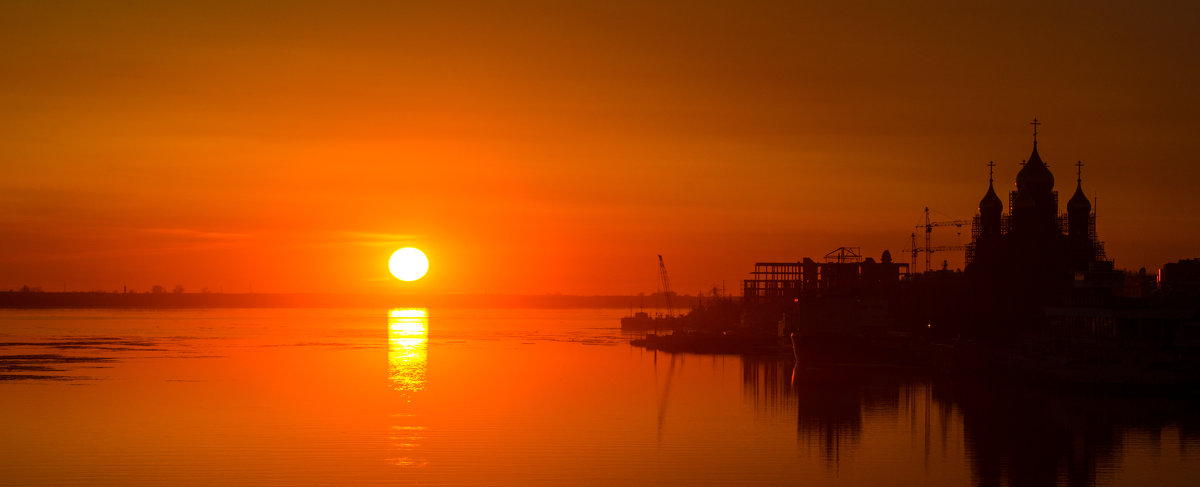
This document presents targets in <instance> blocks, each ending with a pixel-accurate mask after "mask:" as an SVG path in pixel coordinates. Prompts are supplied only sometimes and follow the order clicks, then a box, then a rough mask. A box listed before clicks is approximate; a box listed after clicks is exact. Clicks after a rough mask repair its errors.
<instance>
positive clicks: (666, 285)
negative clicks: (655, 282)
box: [658, 254, 675, 316]
mask: <svg viewBox="0 0 1200 487" xmlns="http://www.w3.org/2000/svg"><path fill="white" fill-rule="evenodd" d="M658 275H659V277H660V278H662V288H663V289H662V291H663V298H666V300H667V316H674V315H675V307H674V306H672V305H671V278H670V277H667V265H666V264H664V263H663V258H662V254H658Z"/></svg>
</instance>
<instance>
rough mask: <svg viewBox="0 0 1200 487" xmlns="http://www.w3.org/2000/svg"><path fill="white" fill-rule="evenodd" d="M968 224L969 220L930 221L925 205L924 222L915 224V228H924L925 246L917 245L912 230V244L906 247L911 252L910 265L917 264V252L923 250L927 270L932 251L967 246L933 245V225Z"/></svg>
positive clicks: (929, 266)
mask: <svg viewBox="0 0 1200 487" xmlns="http://www.w3.org/2000/svg"><path fill="white" fill-rule="evenodd" d="M970 224H971V222H970V221H969V220H945V221H936V222H935V221H932V220H931V219H930V218H929V207H928V206H926V207H925V224H924V225H917V226H916V228H917V229H921V228H924V229H925V246H924V247H917V234H916V232H913V234H912V246H911V247H909V249H908V250H909V251H910V252H912V266H913V267H914V268H915V267H916V266H917V254H919V253H921V252H924V253H925V272H929V269H930V268H931V267H932V264H931V262H930V261H931V260H932V257H933V253H934V252H944V251H949V250H963V249H966V248H967V247H966V246H965V245H939V246H936V247H935V246H933V227H958V228H962V227H963V226H964V225H970Z"/></svg>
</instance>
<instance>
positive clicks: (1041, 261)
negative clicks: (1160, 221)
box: [967, 119, 1113, 301]
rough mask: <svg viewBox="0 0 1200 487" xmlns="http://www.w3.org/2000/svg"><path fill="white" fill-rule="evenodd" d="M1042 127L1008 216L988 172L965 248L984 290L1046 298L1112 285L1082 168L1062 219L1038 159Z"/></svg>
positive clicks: (1049, 176)
mask: <svg viewBox="0 0 1200 487" xmlns="http://www.w3.org/2000/svg"><path fill="white" fill-rule="evenodd" d="M1038 124H1039V123H1038V121H1037V119H1034V121H1033V125H1034V133H1033V137H1034V139H1033V153H1032V154H1031V155H1030V156H1029V160H1028V161H1025V162H1024V165H1023V166H1022V168H1021V170H1020V171H1019V172H1018V173H1017V177H1016V190H1015V191H1012V192H1011V193H1009V198H1008V212H1007V214H1006V213H1005V212H1004V204H1003V202H1001V200H1000V197H999V196H997V195H996V191H995V189H994V188H993V186H992V183H993V181H992V177H991V175H990V170H989V177H988V190H987V193H986V194H985V195H984V197H983V199H982V200H981V201H980V202H979V214H978V215H977V216H976V217H975V220H974V225H973V228H972V239H971V240H972V241H971V244H970V245H969V246H968V248H967V274H968V276H971V277H973V278H974V281H975V282H976V283H978V284H979V285H980V286H982V287H986V288H992V289H999V290H1005V291H1008V293H1005V294H1009V293H1013V292H1015V293H1017V294H1025V295H1028V296H1038V297H1040V298H1042V299H1056V298H1062V297H1065V296H1067V295H1068V294H1069V293H1071V292H1072V289H1082V288H1087V287H1089V286H1093V287H1097V288H1105V287H1109V283H1107V282H1106V281H1108V280H1109V279H1108V278H1109V277H1111V275H1112V273H1113V263H1112V261H1109V260H1107V259H1106V258H1105V255H1104V246H1103V244H1101V242H1100V241H1099V239H1098V238H1097V237H1096V212H1095V207H1094V205H1093V203H1092V201H1090V200H1089V199H1088V197H1087V196H1086V195H1085V194H1084V192H1083V178H1082V166H1083V164H1082V163H1076V167H1077V172H1076V179H1075V192H1074V194H1073V195H1072V196H1071V199H1070V200H1068V201H1067V205H1066V210H1067V212H1066V214H1065V215H1064V214H1060V213H1059V206H1058V192H1057V191H1055V190H1054V175H1053V174H1051V173H1050V168H1049V167H1047V165H1046V163H1045V162H1043V161H1042V157H1041V155H1039V154H1038V147H1037V125H1038ZM988 165H989V166H990V167H994V166H995V164H994V163H989V164H988ZM1040 300H1041V299H1039V301H1040Z"/></svg>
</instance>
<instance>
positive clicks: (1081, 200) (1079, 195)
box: [1067, 183, 1092, 213]
mask: <svg viewBox="0 0 1200 487" xmlns="http://www.w3.org/2000/svg"><path fill="white" fill-rule="evenodd" d="M1077 211H1082V212H1086V213H1091V211H1092V202H1090V201H1088V199H1087V196H1084V194H1083V183H1079V184H1076V185H1075V195H1073V196H1071V201H1068V202H1067V213H1075V212H1077Z"/></svg>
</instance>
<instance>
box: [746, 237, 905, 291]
mask: <svg viewBox="0 0 1200 487" xmlns="http://www.w3.org/2000/svg"><path fill="white" fill-rule="evenodd" d="M751 275H752V276H753V278H752V279H746V280H745V281H744V282H743V288H742V291H743V293H742V300H743V302H744V303H746V304H748V305H761V304H781V303H791V302H794V301H795V300H797V299H798V298H801V297H817V296H824V297H836V296H855V297H859V296H878V295H880V294H883V293H887V292H889V291H892V290H894V289H895V288H896V287H897V286H899V284H900V279H901V278H902V277H906V276H908V264H906V263H902V262H895V261H893V260H892V254H891V252H889V251H886V250H885V251H883V255H882V256H880V260H879V261H878V262H877V261H875V259H872V258H870V257H867V258H865V259H864V258H862V256H860V255H859V251H858V249H857V248H848V247H841V248H838V249H836V250H834V251H832V252H830V253H828V254H826V255H825V261H824V262H817V261H814V260H812V259H810V258H808V257H805V258H804V260H802V261H800V262H758V263H755V264H754V272H752V273H751Z"/></svg>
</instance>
